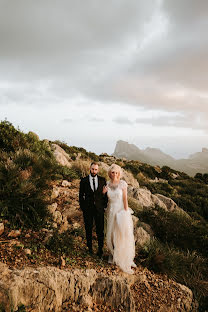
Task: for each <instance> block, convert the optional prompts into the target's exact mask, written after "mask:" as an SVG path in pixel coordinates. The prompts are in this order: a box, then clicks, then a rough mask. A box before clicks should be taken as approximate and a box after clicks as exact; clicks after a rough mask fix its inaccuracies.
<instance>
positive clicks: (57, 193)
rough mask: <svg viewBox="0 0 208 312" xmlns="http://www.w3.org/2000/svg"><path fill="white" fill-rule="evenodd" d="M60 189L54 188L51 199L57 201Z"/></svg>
mask: <svg viewBox="0 0 208 312" xmlns="http://www.w3.org/2000/svg"><path fill="white" fill-rule="evenodd" d="M59 193H60V191H59V188H58V187H54V188H53V191H52V194H51V199H55V198H57V197H58V196H59Z"/></svg>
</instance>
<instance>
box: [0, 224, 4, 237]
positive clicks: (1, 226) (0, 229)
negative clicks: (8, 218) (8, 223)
mask: <svg viewBox="0 0 208 312" xmlns="http://www.w3.org/2000/svg"><path fill="white" fill-rule="evenodd" d="M3 233H4V223H0V236H1V235H2V234H3Z"/></svg>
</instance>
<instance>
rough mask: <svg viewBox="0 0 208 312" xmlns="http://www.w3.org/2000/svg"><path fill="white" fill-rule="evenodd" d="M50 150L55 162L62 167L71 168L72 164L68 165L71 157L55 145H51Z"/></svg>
mask: <svg viewBox="0 0 208 312" xmlns="http://www.w3.org/2000/svg"><path fill="white" fill-rule="evenodd" d="M52 149H53V153H54V156H55V158H56V161H57V162H58V163H59V164H60V165H62V166H66V167H68V168H71V166H72V164H71V163H70V161H71V157H70V156H69V155H68V154H67V153H66V152H65V150H64V149H63V148H61V147H60V146H59V145H57V144H52Z"/></svg>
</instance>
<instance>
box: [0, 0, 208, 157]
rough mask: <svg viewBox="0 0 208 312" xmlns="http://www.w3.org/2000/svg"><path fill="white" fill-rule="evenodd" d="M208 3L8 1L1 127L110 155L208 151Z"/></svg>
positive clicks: (2, 34) (2, 7)
mask: <svg viewBox="0 0 208 312" xmlns="http://www.w3.org/2000/svg"><path fill="white" fill-rule="evenodd" d="M207 29H208V1H205V0H197V1H196V0H174V1H173V0H163V1H162V0H159V1H157V0H146V1H143V0H111V1H101V0H85V1H83V0H35V1H34V0H15V1H14V0H0V120H4V119H5V118H7V120H9V121H10V122H12V123H13V124H14V125H15V126H19V127H20V129H21V130H22V131H24V132H28V131H34V132H36V133H37V134H38V135H39V137H40V138H41V139H51V140H61V141H64V142H66V143H67V144H69V145H75V146H80V147H84V148H86V149H87V150H90V151H93V152H96V153H98V154H99V153H101V152H107V153H109V154H111V153H113V151H114V147H115V144H116V141H117V140H125V141H128V142H129V143H133V144H136V145H137V146H138V147H139V148H142V149H143V148H146V147H148V146H150V147H158V148H160V149H161V150H163V151H164V152H166V153H168V154H170V155H172V156H174V157H176V158H180V157H187V156H188V155H189V154H191V153H193V152H197V151H200V150H201V148H202V147H203V146H204V147H208V141H207V136H208V34H207Z"/></svg>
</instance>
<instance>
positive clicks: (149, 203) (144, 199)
mask: <svg viewBox="0 0 208 312" xmlns="http://www.w3.org/2000/svg"><path fill="white" fill-rule="evenodd" d="M128 195H129V196H131V197H133V198H134V200H136V201H137V204H138V206H140V207H143V208H154V207H155V206H159V207H160V208H162V209H164V210H166V211H177V212H179V213H182V214H186V212H185V211H184V210H183V209H181V208H180V207H178V205H177V204H176V203H175V202H174V201H173V200H172V199H171V198H169V197H166V196H164V195H161V194H152V193H151V192H150V191H149V190H148V189H146V188H131V187H129V188H128ZM186 215H187V214H186ZM187 216H188V215H187Z"/></svg>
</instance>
